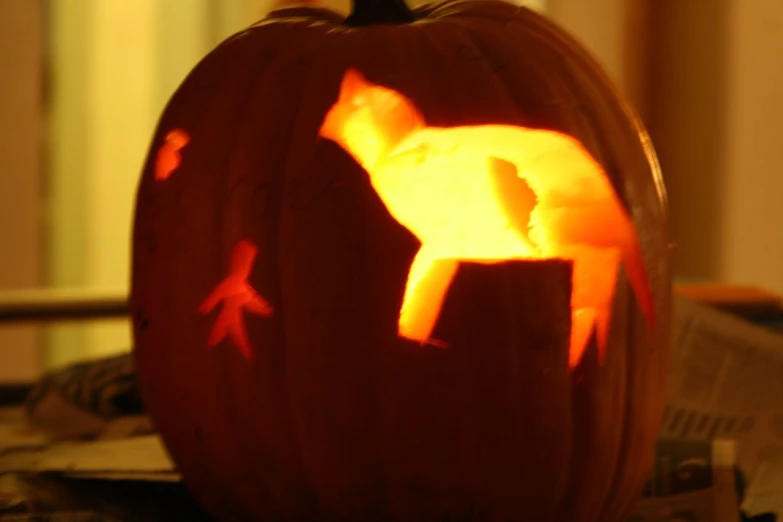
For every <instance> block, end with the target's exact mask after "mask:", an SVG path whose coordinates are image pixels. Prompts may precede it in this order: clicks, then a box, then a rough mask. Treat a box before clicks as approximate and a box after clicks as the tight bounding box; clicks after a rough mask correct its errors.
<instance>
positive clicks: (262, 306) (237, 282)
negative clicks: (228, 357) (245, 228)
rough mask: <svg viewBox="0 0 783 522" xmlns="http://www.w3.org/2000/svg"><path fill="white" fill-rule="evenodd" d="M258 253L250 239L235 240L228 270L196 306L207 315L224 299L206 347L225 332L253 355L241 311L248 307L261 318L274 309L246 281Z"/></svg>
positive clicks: (249, 355) (219, 338) (243, 350)
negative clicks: (229, 269)
mask: <svg viewBox="0 0 783 522" xmlns="http://www.w3.org/2000/svg"><path fill="white" fill-rule="evenodd" d="M257 253H258V247H256V246H255V245H254V244H253V243H251V242H250V241H248V240H246V239H243V240H242V241H240V242H238V243H237V244H236V245H235V246H234V250H233V252H232V253H231V273H230V274H229V275H228V277H226V278H225V279H224V280H223V281H222V282H221V283H220V284H219V285H218V286H217V287H216V288H215V290H214V291H213V292H212V294H210V296H209V297H207V299H206V300H205V301H204V302H203V303H202V304H201V306H200V307H199V311H200V312H201V313H202V314H208V313H209V312H211V311H212V309H213V308H214V307H215V306H217V304H218V303H219V302H221V301H222V302H223V308H222V310H221V311H220V314H218V317H217V319H216V320H215V324H214V326H213V327H212V332H211V333H210V335H209V339H208V340H207V346H209V347H213V346H215V345H216V344H217V343H219V342H220V341H221V340H223V338H224V337H225V336H226V335H228V336H229V337H231V339H232V340H233V341H234V343H235V344H236V345H237V348H239V351H240V353H241V354H242V355H244V356H245V358H246V359H248V360H250V359H252V358H253V353H252V352H251V350H250V341H249V340H248V338H247V331H246V330H245V321H244V318H243V316H242V311H243V310H247V311H248V312H251V313H254V314H256V315H260V316H262V317H271V316H272V313H273V312H274V310H273V309H272V307H271V306H270V304H269V303H268V302H267V301H266V300H264V298H262V297H261V296H260V295H258V294H257V293H256V291H255V290H254V289H253V287H252V286H250V285H249V284H248V282H247V278H248V276H249V275H250V271H251V270H252V268H253V262H254V261H255V258H256V254H257Z"/></svg>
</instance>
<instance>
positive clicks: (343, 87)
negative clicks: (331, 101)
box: [340, 67, 370, 101]
mask: <svg viewBox="0 0 783 522" xmlns="http://www.w3.org/2000/svg"><path fill="white" fill-rule="evenodd" d="M369 85H370V82H368V81H367V79H366V78H365V77H364V75H363V74H362V73H360V72H359V71H358V70H356V69H354V68H352V67H351V68H348V69H347V70H346V71H345V74H344V75H343V81H342V83H341V84H340V100H341V101H345V100H349V99H351V98H353V97H354V96H356V95H357V94H358V93H360V92H361V91H363V90H364V89H366V88H367V87H368V86H369Z"/></svg>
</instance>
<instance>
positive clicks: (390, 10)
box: [344, 0, 416, 27]
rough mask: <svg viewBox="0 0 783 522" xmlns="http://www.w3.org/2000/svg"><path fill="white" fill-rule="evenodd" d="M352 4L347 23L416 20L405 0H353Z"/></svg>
mask: <svg viewBox="0 0 783 522" xmlns="http://www.w3.org/2000/svg"><path fill="white" fill-rule="evenodd" d="M352 4H353V7H352V9H351V14H350V15H348V18H346V19H345V22H344V23H345V24H346V25H352V26H354V27H363V26H366V25H381V24H409V23H411V22H413V21H415V20H416V16H415V15H414V14H413V11H411V9H410V7H408V6H407V5H406V4H405V0H353V1H352Z"/></svg>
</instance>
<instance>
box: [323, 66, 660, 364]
mask: <svg viewBox="0 0 783 522" xmlns="http://www.w3.org/2000/svg"><path fill="white" fill-rule="evenodd" d="M320 136H321V137H323V138H327V139H330V140H333V141H334V142H336V143H337V144H338V145H340V146H341V147H342V148H343V149H344V150H345V151H346V152H348V153H349V154H350V155H351V156H352V157H353V158H354V159H355V160H356V161H357V162H358V163H359V164H360V165H361V166H362V167H363V168H364V169H365V170H366V171H367V173H368V174H369V177H370V182H371V184H372V186H373V188H374V189H375V191H376V192H377V193H378V195H379V197H380V198H381V200H382V201H383V203H384V204H385V205H386V208H387V209H388V211H389V213H390V214H391V215H392V216H393V217H394V218H395V219H396V220H397V221H398V222H399V223H400V224H402V225H403V226H405V227H406V228H407V229H408V230H410V231H411V232H412V233H413V234H414V235H415V236H416V237H417V238H418V239H419V241H420V242H421V248H420V250H419V251H418V253H417V255H416V257H415V259H414V260H413V263H412V265H411V267H410V271H409V274H408V281H407V284H406V289H405V296H404V298H403V304H402V309H401V311H400V319H399V335H400V336H402V337H405V338H408V339H412V340H416V341H420V342H422V343H427V342H434V344H440V343H439V342H437V341H434V340H432V339H431V337H430V336H431V334H432V330H433V328H434V326H435V323H436V321H437V318H438V315H439V313H440V310H441V307H442V305H443V300H444V299H445V295H446V292H447V290H448V287H449V284H450V282H451V280H452V278H453V276H454V274H455V272H456V270H457V267H458V264H459V262H460V261H472V262H481V263H498V262H503V261H507V260H510V259H535V258H565V259H569V260H572V261H573V264H574V274H573V292H572V297H571V309H572V333H571V345H570V354H569V364H570V365H571V366H573V365H575V364H576V363H577V362H578V361H579V360H580V358H581V356H582V353H583V352H584V350H585V347H586V345H587V342H588V341H589V339H590V336H591V334H592V332H593V329H594V328H595V330H596V333H597V340H598V348H599V355H600V356H601V357H603V354H604V352H605V348H606V343H607V336H608V329H609V323H610V320H611V307H612V300H613V297H614V290H615V285H616V276H617V269H618V267H619V264H620V263H621V262H622V263H623V264H624V267H625V271H626V273H627V274H628V278H629V282H630V284H631V286H632V289H633V291H634V293H635V295H636V298H637V301H638V303H639V305H640V307H641V310H642V312H643V313H644V315H645V317H646V319H647V321H648V323H649V324H650V325H651V326H652V325H653V323H654V311H653V302H652V296H651V292H650V287H649V283H648V280H647V274H646V270H645V267H644V263H643V260H642V257H641V251H640V248H639V244H638V239H637V236H636V231H635V229H634V226H633V223H632V221H631V219H630V217H629V216H628V214H627V212H626V211H625V209H624V208H623V206H622V203H621V202H620V200H619V199H618V197H617V195H616V194H615V192H614V189H613V187H612V185H611V183H610V182H609V179H608V178H607V176H606V173H605V172H604V170H603V169H602V167H601V166H600V165H599V164H598V163H597V162H596V161H595V160H594V159H593V158H592V157H591V155H590V154H589V152H587V151H586V150H585V148H584V147H583V146H582V145H581V144H580V143H579V142H578V141H577V140H575V139H574V138H572V137H570V136H567V135H564V134H561V133H558V132H554V131H548V130H536V129H528V128H524V127H517V126H511V125H476V126H462V127H449V128H436V127H428V126H427V124H426V122H425V121H424V118H423V117H422V115H421V113H420V112H419V111H418V109H417V108H416V107H415V105H414V104H413V103H412V102H411V101H410V100H409V99H407V98H406V97H404V96H403V95H402V94H400V93H399V92H396V91H394V90H392V89H389V88H386V87H383V86H380V85H376V84H372V83H370V82H368V81H367V80H366V79H365V78H364V77H363V76H362V75H361V73H359V72H358V71H356V70H353V69H349V70H348V71H346V73H345V75H344V77H343V81H342V84H341V86H340V94H339V98H338V100H337V102H336V103H335V104H334V105H333V106H332V107H331V109H330V110H329V111H328V113H327V115H326V117H325V119H324V122H323V125H322V127H321V129H320ZM509 179H511V180H513V181H512V182H509Z"/></svg>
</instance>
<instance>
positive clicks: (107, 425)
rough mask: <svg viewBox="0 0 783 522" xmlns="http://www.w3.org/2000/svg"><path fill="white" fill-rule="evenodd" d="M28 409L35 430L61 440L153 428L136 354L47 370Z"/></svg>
mask: <svg viewBox="0 0 783 522" xmlns="http://www.w3.org/2000/svg"><path fill="white" fill-rule="evenodd" d="M24 409H25V414H26V417H27V421H28V422H29V424H30V425H31V426H32V427H33V428H36V429H39V430H42V431H44V432H45V433H47V434H48V435H50V436H51V437H52V438H55V439H67V438H91V437H106V436H129V435H136V434H141V433H148V432H149V431H150V425H149V421H148V420H147V419H146V416H145V415H144V407H143V405H142V401H141V397H140V395H139V390H138V385H137V381H136V374H135V372H134V368H133V359H132V358H131V355H130V353H123V354H121V355H115V356H112V357H107V358H102V359H97V360H92V361H86V362H80V363H77V364H73V365H70V366H66V367H64V368H61V369H57V370H53V371H50V372H48V373H46V374H45V375H44V376H43V377H42V378H41V379H40V380H39V381H38V383H37V384H36V385H35V386H34V387H33V389H32V391H31V392H30V395H29V396H28V397H27V400H26V402H25V405H24ZM119 421H122V422H119ZM118 422H119V424H118ZM117 426H120V428H119V429H117Z"/></svg>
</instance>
